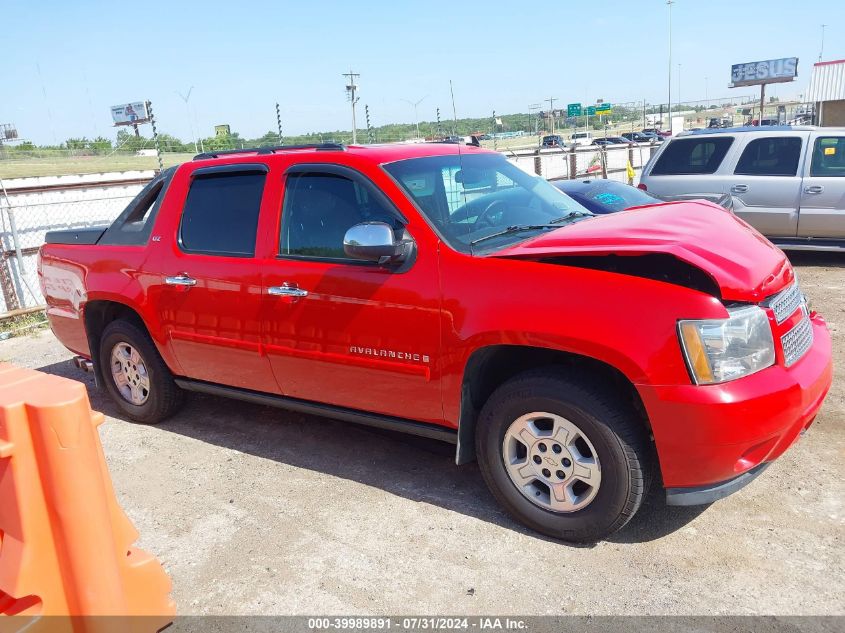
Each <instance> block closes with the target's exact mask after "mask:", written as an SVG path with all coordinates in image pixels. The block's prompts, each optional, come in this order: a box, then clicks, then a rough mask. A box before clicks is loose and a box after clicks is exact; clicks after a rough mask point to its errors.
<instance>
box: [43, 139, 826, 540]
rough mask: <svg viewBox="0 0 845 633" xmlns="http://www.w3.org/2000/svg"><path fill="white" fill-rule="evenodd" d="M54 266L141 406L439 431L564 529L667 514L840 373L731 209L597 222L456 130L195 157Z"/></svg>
mask: <svg viewBox="0 0 845 633" xmlns="http://www.w3.org/2000/svg"><path fill="white" fill-rule="evenodd" d="M39 274H40V279H41V285H42V289H43V292H44V296H45V297H46V300H47V306H48V307H47V314H48V317H49V320H50V324H51V326H52V329H53V332H54V333H55V335H56V336H57V337H58V339H59V340H60V341H61V342H62V343H63V344H64V345H65V346H66V347H68V348H69V349H70V350H72V351H73V352H74V353H75V354H77V355H78V357H77V363H78V364H79V365H80V366H82V367H83V368H88V369H91V370H92V371H94V372H95V375H96V380H97V383H98V384H100V385H102V386H103V387H105V389H107V390H108V392H109V393H110V394H111V396H112V397H113V398H114V400H115V402H116V403H117V405H118V406H119V407H120V409H121V410H122V411H123V412H124V413H125V415H126V416H127V417H129V418H131V419H134V420H137V421H140V422H146V423H151V424H152V423H157V422H160V421H162V420H164V419H165V418H167V416H169V415H171V414H173V413H174V412H175V411H176V410H177V408H178V407H179V405H180V404H181V402H182V399H183V393H184V391H186V390H187V391H200V392H205V393H211V394H219V395H223V396H229V397H233V398H241V399H244V400H248V401H252V402H259V403H264V404H269V405H275V406H279V407H283V408H288V409H293V410H297V411H305V412H309V413H317V414H321V415H325V416H330V417H335V418H340V419H343V420H348V421H351V422H357V423H362V424H370V425H374V426H377V427H382V428H388V429H396V430H402V431H407V432H409V433H414V434H417V435H422V436H426V437H431V438H438V439H442V440H446V441H449V442H453V443H455V444H456V445H457V451H456V453H457V462H458V463H459V464H462V463H465V462H468V461H471V460H473V459H475V458H476V457H477V458H478V461H479V463H480V467H481V472H482V474H483V476H484V478H485V480H486V482H487V484H488V485H489V487H490V489H491V491H492V493H493V495H494V496H495V497H496V499H497V500H498V501H499V502H500V503H501V504H502V505H503V506H504V507H505V508H506V509H507V510H508V511H509V512H510V513H511V514H512V515H513V516H515V517H516V518H517V519H518V520H520V521H522V522H523V523H525V524H526V525H528V526H530V527H531V528H534V529H535V530H538V531H540V532H543V533H545V534H548V535H551V536H554V537H558V538H561V539H565V540H572V541H594V540H597V539H600V538H603V537H605V536H607V535H608V534H610V533H612V532H613V531H615V530H617V529H619V528H620V527H622V526H623V525H625V523H626V522H627V521H628V520H629V519H630V518H631V516H632V515H633V514H634V513H635V512H636V511H637V509H638V508H639V506H640V503H641V501H642V499H643V496H644V495H645V493H646V490H647V488H648V486H649V483H650V481H651V480H652V478H653V477H658V478H659V479H658V481H659V482H660V483H661V484H662V485H663V487H664V488H665V493H666V498H667V501H668V503H670V504H678V505H684V504H703V503H709V502H711V501H713V500H715V499H719V498H721V497H724V496H726V495H728V494H730V493H731V492H733V491H735V490H737V489H738V488H740V487H742V486H743V485H745V484H746V483H748V482H749V481H750V480H751V479H753V478H754V477H755V476H756V475H758V474H759V473H760V471H761V470H762V469H764V468H765V467H766V465H768V464H769V463H770V462H771V461H772V460H774V459H775V458H777V457H778V456H779V455H780V454H781V453H783V452H784V451H785V450H786V449H787V448H788V447H789V446H790V445H791V444H792V443H793V442H794V441H795V439H796V438H797V437H798V436H799V435H800V434H801V433H802V432H803V431H804V430H805V429H807V428H808V427H809V426H810V424H811V423H812V422H813V419H814V418H815V416H816V413H817V412H818V410H819V408H820V407H821V405H822V401H823V399H824V397H825V395H826V393H827V391H828V389H829V387H830V384H831V375H832V367H831V347H830V346H831V343H830V336H829V333H828V331H827V327H826V325H825V323H824V321H823V320H822V318H821V317H820V316H818V315H817V314H816V313H815V312H811V311H810V310H809V308H808V306H807V304H806V302H805V299H804V296H803V294H802V293H801V290H800V288H799V286H798V281H797V280H796V277H795V273H794V272H793V269H792V267H791V266H790V264H789V262H788V260H787V259H786V258H785V257H784V255H783V253H782V252H781V251H780V250H778V249H777V248H775V247H774V246H772V244H770V243H769V242H768V241H767V240H766V239H765V238H763V237H762V236H761V235H760V234H759V233H757V232H756V231H754V229H752V228H751V227H749V226H748V225H747V224H745V223H744V222H743V221H741V220H739V219H738V218H736V217H735V216H734V215H732V214H730V213H728V212H726V211H724V210H723V209H721V208H719V207H717V206H715V205H712V204H708V203H693V202H675V203H665V204H656V205H652V206H647V207H641V208H639V209H634V210H631V211H626V212H623V213H614V214H610V215H605V216H593V215H592V214H590V213H589V212H588V211H586V210H585V209H583V208H582V207H580V206H579V205H578V204H577V203H576V202H574V201H573V200H572V199H570V198H568V197H567V196H565V195H564V194H563V193H561V192H559V191H558V190H556V189H555V188H554V187H553V186H552V185H550V184H549V183H547V182H546V181H544V180H543V179H542V178H539V177H536V176H533V175H530V174H527V173H525V172H523V171H522V170H520V169H518V168H517V167H516V166H514V165H513V164H511V163H509V162H508V161H507V160H506V159H505V158H504V157H503V156H501V155H499V154H496V153H493V152H489V151H485V150H483V149H479V148H472V147H465V146H460V145H449V144H421V145H387V146H369V147H357V146H349V147H346V146H343V145H333V144H321V145H313V146H287V147H275V148H259V149H255V150H240V151H236V152H217V153H207V154H200V155H199V156H197V157H196V159H194V160H193V161H192V162H189V163H185V164H183V165H180V166H179V167H176V168H171V169H168V170H165V171H163V172H162V173H161V174H160V175H158V176H157V177H156V178H155V179H154V180H153V181H152V182H151V183H150V184H149V185H148V186H147V187H146V188H145V189H144V190H143V191H142V192H141V193H140V194H139V195H138V197H137V198H136V199H135V200H134V201H133V202H132V203H131V204H130V205H129V207H128V208H127V209H126V210H125V211H124V212H123V213H122V214H121V215H120V216H119V217H118V218H117V220H116V221H115V222H114V223H113V224H112V225H110V226H109V227H107V228H98V229H86V230H71V231H61V232H53V233H50V234H49V235H48V238H47V243H46V244H45V245H44V246H43V247H42V249H41V254H40V266H39Z"/></svg>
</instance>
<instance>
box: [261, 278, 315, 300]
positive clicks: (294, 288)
mask: <svg viewBox="0 0 845 633" xmlns="http://www.w3.org/2000/svg"><path fill="white" fill-rule="evenodd" d="M267 294H269V295H272V296H274V297H298V298H301V297H307V296H308V291H307V290H303V289H302V288H300V287H299V286H298V285H297V284H295V283H291V282H289V281H286V282H284V283H283V284H282V285H281V286H270V287H269V288H267Z"/></svg>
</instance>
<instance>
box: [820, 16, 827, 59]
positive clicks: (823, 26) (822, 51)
mask: <svg viewBox="0 0 845 633" xmlns="http://www.w3.org/2000/svg"><path fill="white" fill-rule="evenodd" d="M826 26H827V24H822V47H821V49H819V61H821V60H822V56H823V55H824V29H825V27H826Z"/></svg>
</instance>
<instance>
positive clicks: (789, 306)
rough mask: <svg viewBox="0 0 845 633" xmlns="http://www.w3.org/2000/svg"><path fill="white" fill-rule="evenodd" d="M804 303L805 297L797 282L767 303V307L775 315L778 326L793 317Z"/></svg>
mask: <svg viewBox="0 0 845 633" xmlns="http://www.w3.org/2000/svg"><path fill="white" fill-rule="evenodd" d="M802 301H804V296H803V295H802V294H801V289H800V288H799V287H798V282H795V283H794V284H792V285H791V286H790V287H789V288H787V289H786V290H783V291H781V292H780V293H778V294H776V295H775V296H774V297H772V298H771V299H769V300H768V301H766V305H768V306H769V307H770V308H771V309H772V312H774V313H775V320H776V321H777V322H778V324H781V323H783V322H784V321H785V320H786V319H788V318H789V317H791V316H792V314H793V313H794V312H795V310H796V309H798V306H799V305H801V302H802Z"/></svg>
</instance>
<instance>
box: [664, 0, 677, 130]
mask: <svg viewBox="0 0 845 633" xmlns="http://www.w3.org/2000/svg"><path fill="white" fill-rule="evenodd" d="M666 4H667V5H668V7H669V106H668V107H669V131H670V132H671V130H672V5H673V4H675V0H666Z"/></svg>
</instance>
